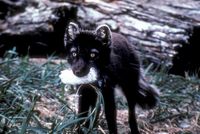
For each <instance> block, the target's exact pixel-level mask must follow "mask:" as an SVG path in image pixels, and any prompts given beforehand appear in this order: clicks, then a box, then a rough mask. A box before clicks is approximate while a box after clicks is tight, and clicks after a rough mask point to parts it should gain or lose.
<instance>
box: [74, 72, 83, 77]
mask: <svg viewBox="0 0 200 134" xmlns="http://www.w3.org/2000/svg"><path fill="white" fill-rule="evenodd" d="M73 73H74V74H75V75H76V76H79V77H80V76H81V70H75V71H74V72H73Z"/></svg>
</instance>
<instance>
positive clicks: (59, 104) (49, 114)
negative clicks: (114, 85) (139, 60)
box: [0, 52, 200, 134]
mask: <svg viewBox="0 0 200 134" xmlns="http://www.w3.org/2000/svg"><path fill="white" fill-rule="evenodd" d="M10 53H11V54H8V56H6V57H5V58H3V59H1V60H0V68H1V70H0V89H1V90H0V133H25V132H27V133H40V134H43V133H44V134H45V133H69V132H70V133H71V132H76V130H77V125H75V124H77V123H78V122H79V121H80V120H79V119H78V118H77V114H76V111H77V108H76V107H77V97H78V96H77V95H76V91H74V90H70V89H68V88H67V87H65V85H63V84H62V83H61V81H60V79H59V74H60V71H61V70H64V69H65V68H66V61H65V60H60V59H57V58H55V57H50V58H48V59H32V58H29V57H23V58H19V57H15V56H13V55H15V53H13V52H10ZM9 55H11V56H9ZM13 57H14V58H13ZM150 68H151V66H149V67H147V68H146V69H145V75H146V77H147V78H148V80H149V81H150V82H151V83H152V84H155V85H156V86H157V87H158V88H159V89H160V92H161V96H160V103H159V104H158V106H157V107H155V108H154V109H152V110H149V111H144V110H142V109H140V108H139V107H138V108H137V110H136V111H137V119H138V124H139V130H140V132H141V133H143V134H180V133H182V134H186V133H187V134H198V133H200V79H199V78H197V77H195V76H186V77H185V78H184V77H181V76H174V75H168V74H167V73H166V71H164V70H165V69H163V70H160V71H155V70H154V71H153V70H152V69H150ZM66 89H67V90H66ZM116 103H117V107H118V117H117V124H118V130H119V132H120V133H121V134H123V133H124V134H125V133H128V132H129V127H128V117H127V104H126V101H125V100H124V98H123V97H121V95H120V94H119V93H117V95H116ZM102 115H103V112H102ZM89 132H90V133H102V134H103V133H104V134H105V133H107V132H108V131H107V126H106V121H105V118H104V116H101V117H100V119H99V125H97V126H96V127H94V128H93V127H92V128H91V130H89Z"/></svg>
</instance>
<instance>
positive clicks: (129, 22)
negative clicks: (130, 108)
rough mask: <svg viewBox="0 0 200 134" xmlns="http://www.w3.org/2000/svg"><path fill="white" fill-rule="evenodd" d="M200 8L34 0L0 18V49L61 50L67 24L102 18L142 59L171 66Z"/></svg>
mask: <svg viewBox="0 0 200 134" xmlns="http://www.w3.org/2000/svg"><path fill="white" fill-rule="evenodd" d="M165 1H167V0H165ZM169 1H170V0H169ZM157 2H158V1H157ZM33 3H34V4H33ZM199 9H200V2H198V1H192V0H191V1H190V2H188V3H176V2H173V1H172V2H171V3H162V2H161V4H160V5H158V4H156V0H151V1H150V2H146V3H145V2H143V3H142V2H140V1H137V0H136V1H133V0H119V1H117V0H116V1H113V2H110V3H108V2H104V1H102V0H98V1H95V2H90V1H89V0H85V2H83V3H81V2H78V1H68V2H62V1H60V2H58V1H54V2H53V1H49V0H32V4H28V5H27V7H26V10H24V11H23V12H20V13H17V14H16V15H14V16H9V17H7V18H6V19H4V20H2V21H1V22H0V43H1V44H0V47H1V48H4V49H1V50H0V53H1V55H2V53H3V52H4V51H5V50H6V49H8V48H11V46H17V50H18V51H19V52H20V51H21V52H26V51H27V49H28V50H29V52H32V53H36V54H38V53H43V54H44V52H50V53H52V52H53V51H57V52H58V53H61V52H63V51H62V50H63V43H62V42H63V34H64V30H65V26H66V24H67V22H69V21H71V20H73V21H76V22H78V23H79V24H81V25H82V26H85V27H90V28H91V29H93V28H95V27H96V26H97V25H99V24H105V23H106V24H108V25H110V27H111V29H112V30H113V31H115V32H118V33H121V34H123V35H125V36H126V37H127V38H128V40H129V42H130V43H131V44H133V45H134V46H135V47H136V50H137V51H138V52H139V53H140V55H141V57H142V59H143V60H144V59H145V60H147V61H150V62H153V63H156V64H162V63H164V64H165V65H166V66H171V65H172V63H173V59H174V57H175V56H176V54H177V53H178V50H179V48H181V47H184V46H185V45H188V42H189V39H190V37H192V34H193V29H194V27H198V26H199V24H200V10H199ZM190 45H192V44H190ZM8 46H9V47H8ZM22 50H23V51H22ZM31 50H34V51H31ZM39 50H40V51H39ZM49 50H50V51H49Z"/></svg>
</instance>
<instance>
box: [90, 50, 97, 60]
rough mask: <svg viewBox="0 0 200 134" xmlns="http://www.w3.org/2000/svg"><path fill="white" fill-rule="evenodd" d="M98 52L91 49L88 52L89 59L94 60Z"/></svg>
mask: <svg viewBox="0 0 200 134" xmlns="http://www.w3.org/2000/svg"><path fill="white" fill-rule="evenodd" d="M98 54H99V51H98V50H97V49H91V51H90V58H91V59H96V58H97V57H98Z"/></svg>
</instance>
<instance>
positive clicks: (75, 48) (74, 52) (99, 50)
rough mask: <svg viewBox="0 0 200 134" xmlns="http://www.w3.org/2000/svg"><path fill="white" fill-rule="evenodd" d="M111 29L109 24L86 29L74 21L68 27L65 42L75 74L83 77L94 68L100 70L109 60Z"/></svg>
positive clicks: (68, 57)
mask: <svg viewBox="0 0 200 134" xmlns="http://www.w3.org/2000/svg"><path fill="white" fill-rule="evenodd" d="M111 39H112V37H111V31H110V28H109V27H108V26H107V25H100V26H98V27H97V28H96V29H95V30H84V29H81V28H79V26H78V25H77V24H75V23H73V22H70V23H69V25H68V26H67V28H66V31H65V36H64V44H65V47H66V54H67V60H68V63H69V64H70V66H71V69H72V71H73V73H74V75H76V76H78V77H83V76H85V75H87V74H88V73H89V72H90V69H91V68H94V69H95V70H96V72H99V71H100V70H101V69H102V68H104V67H105V66H106V64H107V63H108V62H109V58H110V57H109V56H110V45H111V43H112V41H111Z"/></svg>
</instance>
